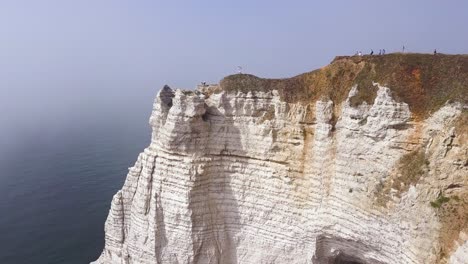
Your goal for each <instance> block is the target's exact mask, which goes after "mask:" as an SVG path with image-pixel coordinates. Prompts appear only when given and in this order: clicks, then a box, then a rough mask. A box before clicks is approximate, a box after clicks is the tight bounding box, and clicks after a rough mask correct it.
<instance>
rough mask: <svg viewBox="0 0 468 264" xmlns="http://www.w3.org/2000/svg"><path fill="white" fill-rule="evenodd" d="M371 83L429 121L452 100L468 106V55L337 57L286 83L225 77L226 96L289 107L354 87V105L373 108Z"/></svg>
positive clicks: (336, 98) (338, 96) (339, 96)
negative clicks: (277, 100) (267, 98)
mask: <svg viewBox="0 0 468 264" xmlns="http://www.w3.org/2000/svg"><path fill="white" fill-rule="evenodd" d="M372 82H378V83H380V84H381V85H385V86H388V87H389V88H390V89H391V90H392V93H393V95H394V96H395V97H396V98H398V100H401V101H403V102H406V103H408V105H409V107H410V109H411V111H412V112H413V114H414V116H415V118H426V117H427V116H428V115H429V114H431V113H432V112H434V111H435V110H437V109H438V108H440V107H441V106H442V105H444V104H445V103H446V102H447V101H449V100H457V101H463V102H468V56H467V55H443V54H438V55H428V54H401V53H396V54H388V55H384V56H353V57H347V56H342V57H336V58H335V59H334V60H333V62H332V63H331V64H330V65H327V66H325V67H323V68H320V69H318V70H315V71H312V72H308V73H304V74H300V75H298V76H295V77H292V78H286V79H263V78H259V77H256V76H254V75H249V74H235V75H230V76H227V77H225V78H224V79H223V80H222V81H221V86H222V88H223V89H224V90H227V91H244V92H246V91H269V90H273V89H275V90H278V92H279V94H280V96H281V97H282V98H283V100H285V101H287V102H301V103H312V102H314V101H316V100H318V99H320V98H329V99H331V100H332V101H333V102H334V103H335V104H340V103H341V102H343V101H344V99H345V98H346V96H347V95H348V93H349V91H350V89H351V87H352V86H353V85H358V94H357V95H356V96H354V97H353V98H351V104H352V105H354V106H356V105H359V104H361V103H363V102H367V103H372V102H373V100H374V99H375V96H376V92H377V89H376V87H374V86H373V85H372Z"/></svg>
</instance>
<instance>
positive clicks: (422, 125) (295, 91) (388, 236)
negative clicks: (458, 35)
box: [95, 54, 468, 264]
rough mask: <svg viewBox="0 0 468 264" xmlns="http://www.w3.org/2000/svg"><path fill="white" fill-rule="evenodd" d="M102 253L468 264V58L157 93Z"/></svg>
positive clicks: (145, 257) (375, 63)
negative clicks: (145, 141) (146, 135)
mask: <svg viewBox="0 0 468 264" xmlns="http://www.w3.org/2000/svg"><path fill="white" fill-rule="evenodd" d="M150 125H151V127H152V130H153V132H152V138H151V144H150V145H149V146H148V147H147V148H146V149H145V150H144V151H143V152H142V153H141V154H140V155H139V156H138V159H137V161H136V163H135V165H134V166H133V167H131V168H130V169H129V173H128V175H127V179H126V181H125V183H124V185H123V187H122V189H121V190H119V191H118V192H117V194H115V196H114V197H113V200H112V204H111V208H110V212H109V216H108V218H107V221H106V223H105V234H106V235H105V247H104V250H103V252H102V254H101V256H100V257H99V259H98V260H97V261H96V262H95V263H98V264H104V263H106V264H107V263H108V264H113V263H116V264H117V263H119V264H124V263H125V264H131V263H132V264H136V263H141V264H150V263H180V264H182V263H184V264H185V263H199V264H204V263H210V264H211V263H213V264H214V263H222V264H231V263H232V264H235V263H252V264H258V263H288V264H293V263H297V264H299V263H301V264H302V263H314V264H317V263H320V264H322V263H324V264H325V263H348V264H349V263H361V264H365V263H367V264H371V263H379V264H399V263H400V264H406V263H421V264H431V263H457V264H461V263H465V264H466V263H468V56H464V55H442V54H439V55H436V56H434V55H422V54H389V55H385V56H363V57H357V56H356V57H337V58H336V59H335V60H334V61H333V62H332V63H331V64H330V65H328V66H325V67H323V68H321V69H318V70H315V71H312V72H309V73H304V74H301V75H298V76H295V77H292V78H288V79H262V78H258V77H255V76H253V75H248V74H237V75H232V76H228V77H226V78H224V79H223V80H222V81H221V82H220V83H219V84H217V85H209V86H201V87H199V88H198V89H197V90H195V91H185V90H172V89H171V88H169V87H168V86H165V87H164V88H163V89H161V90H160V91H159V93H158V95H157V97H156V100H155V102H154V106H153V112H152V114H151V117H150Z"/></svg>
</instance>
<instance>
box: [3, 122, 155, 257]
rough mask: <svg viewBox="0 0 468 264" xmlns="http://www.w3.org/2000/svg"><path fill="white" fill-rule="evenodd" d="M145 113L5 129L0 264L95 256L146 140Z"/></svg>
mask: <svg viewBox="0 0 468 264" xmlns="http://www.w3.org/2000/svg"><path fill="white" fill-rule="evenodd" d="M147 117H148V114H147V115H143V116H142V119H141V120H139V121H138V122H133V123H132V122H126V121H125V120H115V122H113V121H112V120H111V121H107V122H95V123H93V124H86V125H85V124H81V123H79V122H78V123H77V124H74V125H73V126H55V127H52V128H49V127H47V126H43V127H36V128H32V129H27V131H21V133H18V134H11V135H10V136H9V139H8V140H7V141H4V143H5V142H6V143H7V144H3V145H1V146H2V148H0V264H83V263H89V262H91V261H94V260H96V259H97V258H98V257H99V255H100V253H101V252H102V249H103V246H104V222H105V220H106V218H107V214H108V212H109V207H110V203H111V199H112V196H113V195H114V194H115V193H116V192H117V190H119V189H120V188H121V187H122V185H123V183H124V180H125V177H126V174H127V172H128V168H129V167H131V166H133V164H134V162H135V161H136V158H137V156H138V153H139V152H141V151H143V149H144V148H145V147H146V146H147V145H148V144H149V140H150V132H151V131H150V128H149V125H148V123H147V120H148V119H147Z"/></svg>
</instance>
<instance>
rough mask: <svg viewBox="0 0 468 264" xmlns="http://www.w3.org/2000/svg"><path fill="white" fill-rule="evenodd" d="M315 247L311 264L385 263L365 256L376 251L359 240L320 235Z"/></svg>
mask: <svg viewBox="0 0 468 264" xmlns="http://www.w3.org/2000/svg"><path fill="white" fill-rule="evenodd" d="M315 247H316V248H315V255H314V258H313V260H312V263H313V264H385V263H383V262H380V261H377V260H375V259H373V258H369V257H366V255H369V254H368V253H377V252H375V249H373V248H371V247H369V246H367V245H365V244H364V243H362V242H359V241H353V240H348V239H344V238H340V237H328V236H325V235H320V236H318V237H317V240H316V246H315ZM372 251H374V252H372Z"/></svg>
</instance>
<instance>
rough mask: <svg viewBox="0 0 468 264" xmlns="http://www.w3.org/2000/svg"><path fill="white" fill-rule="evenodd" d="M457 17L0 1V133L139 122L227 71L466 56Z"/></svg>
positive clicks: (464, 29)
mask: <svg viewBox="0 0 468 264" xmlns="http://www.w3.org/2000/svg"><path fill="white" fill-rule="evenodd" d="M467 12H468V1H461V0H460V1H441V0H440V1H430V0H424V1H423V0H412V1H408V0H405V1H403V0H397V1H394V0H392V1H375V0H366V1H364V0H363V1H350V0H347V1H346V0H342V1H337V0H335V1H312V0H308V1H306V0H302V1H294V0H290V1H272V0H270V1H263V0H262V1H253V0H250V1H247V0H237V1H219V0H218V1H214V0H210V1H203V0H200V1H177V0H176V1H156V0H153V1H150V0H140V1H138V0H134V1H130V0H127V1H123V0H73V1H71V0H41V1H39V0H29V1H25V0H1V1H0V123H1V125H0V129H2V131H4V133H6V132H5V131H8V130H10V131H13V130H15V131H24V130H28V129H33V128H35V129H40V128H41V127H42V126H44V127H45V126H47V125H50V124H55V125H63V126H66V125H70V124H76V123H78V124H79V123H80V122H86V123H89V122H91V123H92V122H100V121H101V120H103V118H109V119H110V120H120V121H122V120H123V121H122V122H126V120H129V119H130V118H133V117H138V118H141V120H144V122H146V120H147V118H148V115H149V112H150V109H151V103H152V100H153V98H154V95H155V94H156V92H157V90H158V89H159V88H160V87H161V86H162V85H164V84H166V83H167V84H169V85H171V86H174V87H183V88H192V87H194V86H195V85H196V84H197V83H199V82H200V81H207V82H217V81H218V80H219V79H221V78H222V77H223V76H225V75H228V74H231V73H234V71H235V69H236V66H237V65H242V66H243V67H244V69H245V71H247V72H249V73H253V74H255V75H258V76H263V77H287V76H292V75H296V74H299V73H302V72H306V71H309V70H312V69H315V68H317V67H321V66H323V65H326V64H327V63H328V62H330V61H331V60H332V59H333V57H334V56H336V55H344V54H352V53H354V52H355V51H356V50H362V51H363V52H364V53H367V52H369V51H370V49H371V48H373V49H374V51H376V50H377V51H378V49H379V48H385V49H386V50H387V52H391V51H396V50H400V49H401V47H402V45H406V46H407V48H408V49H409V50H410V51H418V52H431V51H432V50H433V49H434V48H437V49H438V50H439V51H440V52H446V53H468V15H467ZM7 128H8V129H7ZM16 135H18V134H16Z"/></svg>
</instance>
